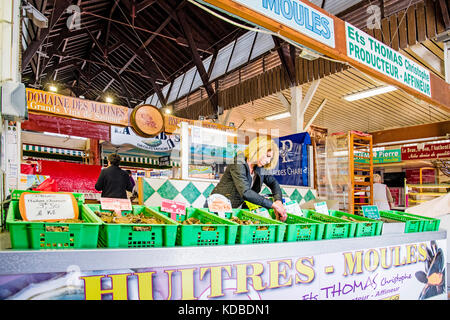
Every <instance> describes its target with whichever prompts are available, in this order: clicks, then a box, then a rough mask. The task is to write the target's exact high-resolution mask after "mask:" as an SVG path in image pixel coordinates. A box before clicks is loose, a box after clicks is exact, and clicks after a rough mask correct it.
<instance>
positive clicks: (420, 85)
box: [345, 22, 431, 97]
mask: <svg viewBox="0 0 450 320" xmlns="http://www.w3.org/2000/svg"><path fill="white" fill-rule="evenodd" d="M345 36H346V43H347V56H349V57H350V58H352V59H354V60H356V61H358V62H360V63H362V64H364V65H366V66H368V67H370V68H372V69H374V70H376V71H378V72H380V73H382V74H383V75H385V76H387V77H389V78H392V79H394V80H396V81H399V82H401V83H403V84H405V85H407V86H408V87H410V88H412V89H414V90H416V91H418V92H420V93H422V94H425V95H427V96H428V97H431V81H430V71H429V70H427V69H425V68H424V67H422V66H420V65H419V64H418V63H416V62H414V61H413V60H411V59H409V58H407V57H406V56H404V55H402V54H401V53H399V52H398V51H395V50H394V49H392V48H391V47H389V46H387V45H385V44H384V43H382V42H380V41H378V40H377V39H375V38H374V37H371V36H370V35H368V34H367V33H365V32H363V31H362V30H360V29H358V28H356V27H354V26H352V25H351V24H349V23H348V22H345Z"/></svg>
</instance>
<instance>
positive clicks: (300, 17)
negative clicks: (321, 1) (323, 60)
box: [233, 0, 336, 48]
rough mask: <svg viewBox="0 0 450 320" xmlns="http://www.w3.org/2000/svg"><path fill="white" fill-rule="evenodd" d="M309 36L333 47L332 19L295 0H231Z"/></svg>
mask: <svg viewBox="0 0 450 320" xmlns="http://www.w3.org/2000/svg"><path fill="white" fill-rule="evenodd" d="M233 2H236V3H239V4H241V5H243V6H244V7H247V8H249V9H251V10H254V11H256V12H258V13H260V14H263V15H264V16H266V17H268V18H270V19H273V20H275V21H277V22H279V23H281V24H283V25H285V26H287V27H289V28H292V29H294V30H296V31H298V32H300V33H303V34H304V35H307V36H308V37H310V38H313V39H315V40H317V41H320V42H322V43H323V44H326V45H327V46H329V47H331V48H335V46H336V45H335V35H334V21H333V19H332V18H330V17H329V16H327V15H325V14H323V13H322V12H320V11H319V10H316V9H314V8H313V7H311V6H309V5H307V4H305V3H303V2H300V1H297V0H233Z"/></svg>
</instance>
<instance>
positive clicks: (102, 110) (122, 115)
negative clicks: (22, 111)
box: [26, 88, 131, 126]
mask: <svg viewBox="0 0 450 320" xmlns="http://www.w3.org/2000/svg"><path fill="white" fill-rule="evenodd" d="M26 92H27V106H28V111H29V112H36V113H49V114H54V115H59V116H63V117H70V118H77V119H86V120H90V121H94V122H103V123H109V124H115V125H120V126H127V125H128V116H129V112H130V111H131V109H129V108H127V107H124V106H117V105H114V104H109V103H101V102H98V101H90V100H85V99H79V98H75V97H69V96H63V95H60V94H56V93H52V92H46V91H41V90H36V89H31V88H27V89H26Z"/></svg>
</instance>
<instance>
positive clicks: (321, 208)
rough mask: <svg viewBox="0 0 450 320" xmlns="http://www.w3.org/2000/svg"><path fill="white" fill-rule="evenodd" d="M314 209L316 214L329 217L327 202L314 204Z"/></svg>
mask: <svg viewBox="0 0 450 320" xmlns="http://www.w3.org/2000/svg"><path fill="white" fill-rule="evenodd" d="M314 209H315V211H316V212H319V213H323V214H326V215H328V214H329V213H328V206H327V203H326V202H325V201H322V202H316V203H314Z"/></svg>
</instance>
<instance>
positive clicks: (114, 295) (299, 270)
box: [0, 239, 447, 300]
mask: <svg viewBox="0 0 450 320" xmlns="http://www.w3.org/2000/svg"><path fill="white" fill-rule="evenodd" d="M446 252H447V240H446V239H442V240H436V241H435V240H432V241H422V242H412V243H403V244H398V245H393V246H381V247H369V248H365V249H356V250H347V251H341V252H339V251H338V252H332V253H325V254H317V255H314V254H308V255H302V254H301V249H300V250H299V253H298V255H295V256H287V257H283V258H277V259H273V258H270V252H269V251H268V252H267V259H261V260H247V261H236V260H233V259H231V260H230V262H223V261H221V262H220V263H216V264H197V265H177V266H165V267H149V268H136V269H132V268H131V269H120V270H98V271H81V270H79V268H78V269H77V268H75V267H76V266H75V267H74V266H70V267H71V269H70V270H68V271H67V272H66V273H61V272H58V273H51V274H26V275H2V276H0V299H12V300H26V299H49V300H57V299H61V300H67V299H71V300H102V299H104V300H112V299H114V300H127V299H129V300H216V299H222V300H223V299H225V300H238V299H243V300H279V299H282V300H286V299H290V300H424V299H441V300H447V283H446V272H447V270H446V266H447V261H446ZM19 280H21V281H19Z"/></svg>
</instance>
